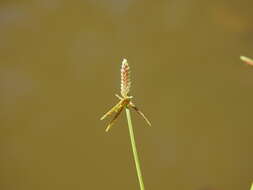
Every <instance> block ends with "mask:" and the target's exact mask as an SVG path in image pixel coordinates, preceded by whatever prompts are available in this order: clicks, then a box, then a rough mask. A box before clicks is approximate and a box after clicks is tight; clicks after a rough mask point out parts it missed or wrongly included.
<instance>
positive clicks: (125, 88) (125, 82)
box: [121, 59, 131, 97]
mask: <svg viewBox="0 0 253 190" xmlns="http://www.w3.org/2000/svg"><path fill="white" fill-rule="evenodd" d="M130 87H131V81H130V67H129V65H128V63H127V60H126V59H123V61H122V65H121V95H122V96H123V97H127V96H128V93H129V91H130Z"/></svg>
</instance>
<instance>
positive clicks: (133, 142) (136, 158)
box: [126, 108, 145, 190]
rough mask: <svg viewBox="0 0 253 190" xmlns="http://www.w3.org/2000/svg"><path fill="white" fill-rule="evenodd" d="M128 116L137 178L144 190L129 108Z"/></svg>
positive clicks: (127, 110)
mask: <svg viewBox="0 0 253 190" xmlns="http://www.w3.org/2000/svg"><path fill="white" fill-rule="evenodd" d="M126 115H127V122H128V128H129V133H130V139H131V145H132V149H133V154H134V161H135V166H136V171H137V176H138V179H139V183H140V189H141V190H144V189H145V188H144V183H143V179H142V175H141V167H140V162H139V158H138V153H137V149H136V144H135V140H134V131H133V125H132V120H131V115H130V110H129V109H128V108H126Z"/></svg>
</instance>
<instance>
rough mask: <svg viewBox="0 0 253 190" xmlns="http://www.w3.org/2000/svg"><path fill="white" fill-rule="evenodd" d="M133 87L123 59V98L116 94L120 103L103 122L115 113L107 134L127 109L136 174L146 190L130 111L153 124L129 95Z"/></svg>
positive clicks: (106, 114)
mask: <svg viewBox="0 0 253 190" xmlns="http://www.w3.org/2000/svg"><path fill="white" fill-rule="evenodd" d="M130 87H131V80H130V67H129V65H128V62H127V60H126V59H123V61H122V65H121V91H120V93H121V96H119V95H118V94H116V97H117V98H118V99H119V102H118V103H117V104H116V105H115V106H113V107H112V108H111V109H110V110H109V111H108V112H107V113H105V114H104V115H103V116H102V117H101V120H103V119H105V118H106V117H107V116H109V115H111V114H113V113H115V115H114V117H113V118H112V120H111V121H110V122H109V124H108V126H107V127H106V132H108V131H109V129H110V128H111V127H112V126H113V125H114V123H115V121H116V120H117V118H118V117H119V115H120V113H121V112H122V111H123V110H124V109H125V110H126V116H127V123H128V129H129V134H130V140H131V145H132V150H133V156H134V161H135V166H136V172H137V176H138V180H139V184H140V189H141V190H144V189H145V188H144V183H143V178H142V173H141V167H140V161H139V158H138V152H137V148H136V143H135V138H134V131H133V124H132V120H131V114H130V109H133V110H134V111H136V112H137V113H138V114H139V115H140V116H141V117H142V118H143V119H144V120H145V121H146V122H147V124H148V125H149V126H151V123H150V122H149V120H148V119H147V118H146V116H145V115H144V114H143V113H142V112H141V111H140V110H139V109H138V108H137V107H136V105H135V104H134V103H133V102H132V98H133V96H130V95H129V92H130Z"/></svg>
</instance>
